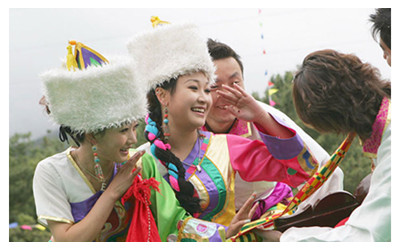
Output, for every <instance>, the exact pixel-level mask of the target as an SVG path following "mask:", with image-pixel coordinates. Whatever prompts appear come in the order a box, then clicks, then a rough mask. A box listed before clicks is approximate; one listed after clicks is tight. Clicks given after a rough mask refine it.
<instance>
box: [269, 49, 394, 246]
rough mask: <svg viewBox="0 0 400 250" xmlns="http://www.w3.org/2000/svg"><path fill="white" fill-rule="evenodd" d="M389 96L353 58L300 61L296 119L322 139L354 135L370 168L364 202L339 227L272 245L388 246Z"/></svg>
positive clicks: (303, 231) (327, 54) (317, 55)
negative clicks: (348, 243) (332, 243)
mask: <svg viewBox="0 0 400 250" xmlns="http://www.w3.org/2000/svg"><path fill="white" fill-rule="evenodd" d="M390 96H391V86H390V82H388V81H385V80H381V79H380V75H379V71H378V70H377V69H376V68H374V67H372V66H371V65H370V64H368V63H363V62H361V60H360V59H359V58H357V57H356V56H354V55H351V54H342V53H339V52H337V51H334V50H321V51H316V52H313V53H311V54H309V55H308V56H307V57H306V58H305V59H304V61H303V64H302V66H301V67H300V69H299V71H298V72H297V74H296V76H295V79H294V84H293V99H294V103H295V106H296V111H297V113H298V114H299V117H300V118H301V119H302V121H303V122H304V123H305V124H307V125H309V126H311V127H313V128H314V129H316V130H318V131H320V132H322V133H337V134H344V135H346V134H348V133H350V132H355V133H356V134H357V135H358V136H359V138H360V140H361V143H362V145H363V151H364V154H365V156H367V157H370V158H371V159H372V162H373V165H374V166H375V167H374V170H373V172H372V176H371V184H370V188H369V191H368V194H367V196H366V197H365V199H364V201H363V202H362V204H361V205H360V206H359V207H358V208H357V209H356V210H354V211H353V213H352V214H351V215H350V217H349V218H348V220H347V222H345V224H344V225H342V226H338V227H335V228H326V227H325V228H324V227H311V228H291V229H288V230H287V231H285V232H284V233H283V235H282V236H281V235H280V234H276V233H275V235H274V236H275V239H276V240H279V239H280V240H281V241H391V187H390V186H391V174H390V173H391V146H390V145H391V112H390V105H391V104H390V103H391V102H390ZM350 150H351V149H350ZM276 236H278V237H276ZM270 240H273V239H271V238H270Z"/></svg>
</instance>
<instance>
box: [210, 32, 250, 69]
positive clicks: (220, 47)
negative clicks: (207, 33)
mask: <svg viewBox="0 0 400 250" xmlns="http://www.w3.org/2000/svg"><path fill="white" fill-rule="evenodd" d="M207 47H208V53H210V56H211V58H212V60H213V61H215V60H218V59H225V58H228V57H233V58H234V59H235V60H236V62H237V63H238V64H239V66H240V70H241V71H242V75H243V64H242V61H240V56H239V55H238V54H236V52H235V51H234V50H233V49H232V48H231V47H229V46H228V45H226V44H225V43H221V42H217V41H215V40H212V39H211V38H209V39H208V41H207Z"/></svg>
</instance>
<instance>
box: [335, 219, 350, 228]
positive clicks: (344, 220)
mask: <svg viewBox="0 0 400 250" xmlns="http://www.w3.org/2000/svg"><path fill="white" fill-rule="evenodd" d="M348 220H349V217H347V218H344V219H343V220H341V221H340V222H339V223H338V224H336V226H335V227H340V226H343V225H344V224H346V222H347V221H348Z"/></svg>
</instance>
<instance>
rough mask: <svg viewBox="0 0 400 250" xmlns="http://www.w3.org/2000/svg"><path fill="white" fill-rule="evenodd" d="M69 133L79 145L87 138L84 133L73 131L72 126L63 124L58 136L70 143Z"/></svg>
mask: <svg viewBox="0 0 400 250" xmlns="http://www.w3.org/2000/svg"><path fill="white" fill-rule="evenodd" d="M68 135H69V136H70V137H71V138H72V140H73V141H74V142H75V144H76V145H77V146H78V147H79V146H80V144H81V143H82V142H83V141H84V140H85V134H84V133H78V132H75V131H72V129H71V128H70V127H68V126H65V125H61V126H60V129H59V131H58V138H59V139H60V141H62V142H65V141H67V143H68V144H69V141H68Z"/></svg>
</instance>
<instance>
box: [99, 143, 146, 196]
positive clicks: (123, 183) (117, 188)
mask: <svg viewBox="0 0 400 250" xmlns="http://www.w3.org/2000/svg"><path fill="white" fill-rule="evenodd" d="M143 154H144V151H143V150H142V151H138V152H136V153H135V154H134V155H133V156H132V157H131V158H130V159H129V160H128V161H127V162H126V163H125V164H124V165H122V166H121V167H119V169H118V172H117V174H116V175H115V176H114V179H113V180H112V181H111V183H110V185H109V186H108V187H107V189H106V191H105V193H106V192H107V193H109V194H110V195H111V197H112V198H113V199H115V200H118V199H119V198H121V196H122V195H123V194H124V193H125V192H126V190H128V188H129V187H130V186H131V185H132V182H133V179H134V178H135V177H136V175H137V174H138V173H139V172H140V170H141V168H140V167H137V168H136V163H137V161H138V160H139V159H140V157H142V155H143Z"/></svg>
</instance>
